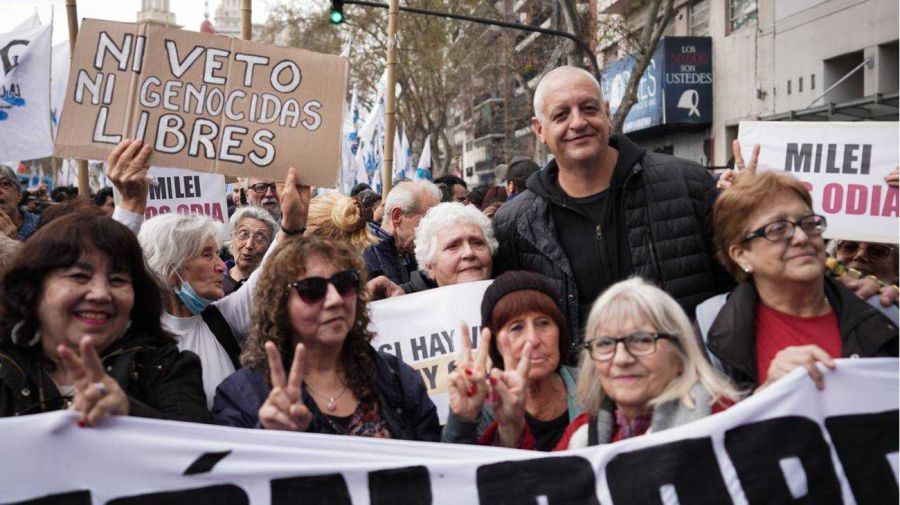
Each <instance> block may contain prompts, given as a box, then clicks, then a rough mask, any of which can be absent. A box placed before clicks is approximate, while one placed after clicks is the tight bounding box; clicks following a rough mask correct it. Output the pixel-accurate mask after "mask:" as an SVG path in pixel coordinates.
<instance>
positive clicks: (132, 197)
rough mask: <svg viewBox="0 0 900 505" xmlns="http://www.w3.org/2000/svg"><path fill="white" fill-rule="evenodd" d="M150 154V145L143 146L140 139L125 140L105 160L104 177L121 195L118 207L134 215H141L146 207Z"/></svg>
mask: <svg viewBox="0 0 900 505" xmlns="http://www.w3.org/2000/svg"><path fill="white" fill-rule="evenodd" d="M150 152H151V149H150V145H149V144H144V143H143V142H142V141H141V140H140V139H136V140H130V139H125V140H123V141H121V142H119V145H117V146H116V148H115V149H113V152H111V153H110V154H109V158H107V160H106V164H107V167H108V171H107V174H106V176H107V177H109V181H110V182H112V184H113V186H115V187H116V189H117V190H118V191H119V193H120V194H121V195H122V201H121V202H120V203H119V206H121V207H122V208H123V209H125V210H127V211H130V212H134V213H135V214H141V215H143V214H144V209H145V208H146V206H147V193H148V190H149V187H150V179H149V178H148V176H147V171H148V170H150V165H149V164H148V163H147V159H148V158H150Z"/></svg>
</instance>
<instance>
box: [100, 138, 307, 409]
mask: <svg viewBox="0 0 900 505" xmlns="http://www.w3.org/2000/svg"><path fill="white" fill-rule="evenodd" d="M149 156H150V147H149V146H144V145H142V143H141V141H139V140H135V141H129V140H124V141H122V142H121V143H120V144H119V145H118V147H116V149H115V150H114V151H113V152H112V154H110V156H109V159H108V160H107V164H108V166H109V167H110V171H109V178H110V181H112V183H113V184H114V185H115V186H116V187H117V188H118V189H119V191H120V192H121V194H122V202H121V205H118V206H116V211H115V212H114V214H113V218H114V219H116V220H117V221H120V222H122V223H123V224H125V225H126V226H128V227H129V228H131V229H132V230H133V231H135V232H138V231H139V233H138V240H139V241H140V243H141V247H142V248H143V250H144V257H145V258H146V261H147V267H148V268H149V269H150V270H151V271H152V272H153V273H154V274H155V275H156V276H157V278H158V279H159V282H160V284H161V285H162V286H163V287H164V290H163V293H164V300H163V302H164V310H165V312H164V313H163V317H162V323H163V326H164V327H165V328H166V329H167V330H168V331H170V332H172V333H173V334H175V336H176V338H177V340H178V347H179V348H180V349H182V350H190V351H193V352H194V353H196V354H197V355H198V356H200V361H201V363H202V365H203V387H204V390H205V391H206V398H207V404H208V406H210V407H211V406H212V401H213V397H214V395H215V391H216V386H218V385H219V383H220V382H222V380H224V379H225V377H228V375H230V374H231V373H233V372H234V371H235V370H236V369H237V368H240V362H239V358H238V357H239V355H240V345H241V344H242V343H243V341H244V339H245V336H246V335H247V333H248V331H249V328H250V310H251V308H252V299H253V298H252V293H253V290H254V287H255V284H256V279H257V278H258V277H259V273H258V272H259V268H257V271H256V272H254V273H253V274H252V275H251V276H250V278H249V279H248V280H247V286H244V287H243V288H241V289H239V290H237V291H235V292H234V293H232V294H230V295H228V296H224V295H225V293H224V291H223V289H222V281H223V274H224V272H225V263H224V262H223V261H222V260H221V259H220V258H219V256H218V250H219V249H220V247H221V238H220V236H219V226H220V225H219V224H218V223H216V222H215V221H212V220H211V219H209V218H207V217H204V216H200V215H193V214H191V215H182V214H164V215H160V216H156V217H154V218H153V219H150V220H148V221H147V222H146V223H144V222H143V215H144V214H143V213H144V209H145V207H146V204H147V195H148V191H149V189H148V188H149V184H148V179H147V170H148V169H149V166H148V165H147V158H148V157H149ZM296 180H297V175H296V170H295V169H293V168H291V169H290V170H289V171H288V176H287V179H286V180H285V187H284V192H283V193H282V195H281V209H282V221H281V230H280V231H279V232H278V235H277V236H276V237H275V242H276V243H277V242H278V241H279V240H284V238H286V237H287V236H288V235H300V234H301V233H303V229H304V226H305V224H306V210H307V207H308V204H309V187H308V186H299V185H298V184H297V182H296ZM275 245H276V244H273V245H272V248H274V247H275Z"/></svg>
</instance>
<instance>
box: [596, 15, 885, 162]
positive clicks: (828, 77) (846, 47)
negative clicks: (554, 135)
mask: <svg viewBox="0 0 900 505" xmlns="http://www.w3.org/2000/svg"><path fill="white" fill-rule="evenodd" d="M646 3H647V2H633V1H631V0H603V1H601V2H600V5H599V9H600V18H601V23H602V22H603V20H604V17H607V16H618V17H620V18H621V19H623V20H624V21H625V23H626V24H627V25H629V26H636V27H639V26H642V24H643V22H644V19H645V17H646V15H647V14H646V12H645V11H646ZM675 8H676V10H677V13H676V15H675V16H674V18H673V20H672V22H671V23H670V25H669V27H668V29H667V30H666V32H665V34H666V38H670V39H673V40H678V39H677V37H687V36H699V37H709V38H710V39H711V44H712V47H711V58H712V113H711V118H710V121H709V124H708V125H707V126H705V127H703V128H702V129H700V130H697V129H696V127H695V126H694V127H692V128H685V127H680V126H679V125H674V126H671V127H669V128H665V129H660V128H658V127H656V128H639V129H635V130H632V131H630V132H628V134H629V136H632V137H634V138H635V139H636V140H638V141H639V142H640V143H641V144H642V145H644V146H645V147H648V148H650V149H654V150H658V151H662V152H667V153H670V154H674V155H676V156H679V157H682V158H686V159H690V160H693V161H696V162H698V163H700V164H702V165H705V166H709V167H711V168H722V167H724V166H725V165H726V164H727V163H728V160H729V158H730V157H731V156H732V149H731V142H732V140H734V139H735V138H736V137H737V134H738V125H739V123H740V122H741V121H744V120H813V121H859V120H892V121H896V120H897V118H898V113H897V101H898V100H897V91H898V66H897V61H898V50H897V49H898V28H897V26H898V24H897V23H898V3H897V1H896V0H790V1H784V0H676V2H675ZM666 38H664V39H663V41H662V43H665V41H666ZM625 45H626V44H624V43H623V42H622V41H621V40H615V39H614V38H608V39H606V40H605V41H603V42H601V44H600V47H598V55H599V57H600V59H601V61H604V66H607V67H608V66H610V65H612V63H613V61H614V60H617V59H619V58H621V57H623V56H626V54H627V51H626V48H624V47H623V46H625ZM645 76H647V74H646V73H645ZM605 78H606V77H605ZM666 91H667V89H666V88H662V92H663V93H665V92H666ZM607 98H609V97H607ZM629 117H631V116H629Z"/></svg>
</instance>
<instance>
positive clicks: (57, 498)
mask: <svg viewBox="0 0 900 505" xmlns="http://www.w3.org/2000/svg"><path fill="white" fill-rule="evenodd" d="M91 503H92V502H91V492H90V491H86V490H85V491H69V492H66V493H59V494H51V495H47V496H42V497H40V498H31V499H29V500H25V501H17V502H15V503H9V504H8V505H91Z"/></svg>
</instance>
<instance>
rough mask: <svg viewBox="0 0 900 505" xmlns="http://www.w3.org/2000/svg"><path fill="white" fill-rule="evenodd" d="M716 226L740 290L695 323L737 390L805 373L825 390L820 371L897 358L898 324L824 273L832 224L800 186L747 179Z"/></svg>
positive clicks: (700, 313) (706, 308) (723, 205)
mask: <svg viewBox="0 0 900 505" xmlns="http://www.w3.org/2000/svg"><path fill="white" fill-rule="evenodd" d="M714 226H715V234H716V235H715V240H716V246H717V249H718V251H719V257H720V260H721V261H722V264H723V265H724V266H725V268H726V269H727V270H728V271H729V272H730V273H731V274H732V275H734V276H735V277H736V278H737V280H738V281H739V282H740V284H739V285H738V286H737V287H736V288H735V290H734V291H733V292H732V293H731V294H730V295H728V296H727V298H726V296H725V295H721V296H720V297H717V298H713V299H711V300H708V301H706V302H704V303H703V304H701V305H700V306H699V307H698V308H697V322H698V325H699V326H700V329H701V332H702V334H703V338H704V340H705V341H706V345H707V348H708V349H709V351H710V352H711V358H712V360H713V362H714V363H716V365H717V367H719V368H720V369H722V370H724V371H725V372H726V373H727V374H728V375H729V376H730V377H731V379H732V380H733V381H734V382H735V383H736V384H737V385H738V386H740V387H742V388H747V389H753V388H764V387H766V386H768V385H769V384H772V383H773V382H775V381H777V380H778V379H780V378H781V377H784V376H785V375H787V374H788V373H790V372H791V371H792V370H794V369H796V368H798V367H804V368H806V369H807V370H808V371H809V375H810V377H812V379H813V380H814V381H815V383H816V385H817V386H818V387H819V388H822V387H824V376H823V374H822V371H821V369H820V368H819V366H818V365H819V364H821V365H824V367H825V368H828V369H832V368H834V366H835V363H834V358H839V357H872V356H897V350H898V349H897V327H896V326H894V325H893V324H892V323H891V322H890V320H889V319H888V318H887V316H885V315H884V314H882V313H880V311H879V310H877V309H875V308H874V307H872V306H870V305H869V304H867V303H866V302H865V301H864V300H862V299H860V298H858V297H857V296H856V295H855V294H853V293H852V292H851V291H849V290H848V289H847V288H845V287H844V286H843V285H842V284H840V283H839V282H835V281H833V280H832V279H830V278H828V277H826V276H825V259H826V255H825V242H824V239H823V238H822V233H823V232H824V231H825V229H826V226H827V222H826V219H825V218H824V217H823V216H818V215H816V214H814V213H813V211H812V199H811V198H810V195H809V192H808V191H807V189H806V188H805V187H804V186H803V184H802V183H801V182H800V181H798V180H796V179H794V178H793V177H791V176H789V175H785V174H781V173H778V172H766V173H764V174H762V175H753V174H746V175H745V176H744V177H742V178H740V179H738V180H737V182H735V183H734V185H733V186H731V188H729V189H728V190H726V191H724V192H723V193H722V194H721V195H720V196H719V198H718V200H717V201H716V206H715V215H714ZM893 310H895V311H896V308H893Z"/></svg>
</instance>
